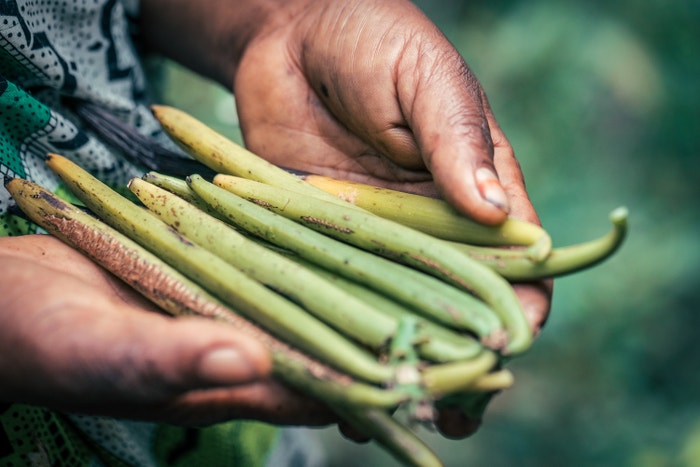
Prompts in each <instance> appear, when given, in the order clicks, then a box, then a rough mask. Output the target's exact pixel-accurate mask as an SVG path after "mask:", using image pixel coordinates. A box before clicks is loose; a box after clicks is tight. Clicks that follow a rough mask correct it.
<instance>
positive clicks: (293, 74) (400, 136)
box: [141, 0, 551, 437]
mask: <svg viewBox="0 0 700 467" xmlns="http://www.w3.org/2000/svg"><path fill="white" fill-rule="evenodd" d="M234 3H235V6H232V4H231V3H222V2H215V1H202V2H186V1H184V0H179V1H177V0H170V1H169V2H163V0H143V1H142V4H141V5H142V22H143V24H145V25H148V27H146V28H144V40H145V42H146V43H147V44H148V45H150V46H151V47H153V48H154V49H155V50H157V51H159V52H161V53H163V54H165V55H166V56H169V57H170V58H173V59H175V60H177V61H179V62H181V63H183V64H184V65H186V66H188V67H190V68H192V69H194V70H195V71H198V72H200V73H202V74H204V75H205V76H209V77H211V78H213V79H215V80H217V81H218V82H220V83H222V84H223V85H225V86H231V85H232V87H233V91H234V94H235V95H236V102H237V105H238V113H239V118H240V122H241V127H242V130H243V136H244V139H245V142H246V145H247V146H248V147H249V148H250V149H251V150H252V151H254V152H256V153H258V154H260V155H262V156H264V157H265V158H267V159H268V160H270V161H272V162H274V163H275V164H278V165H281V166H285V167H288V168H296V169H301V170H307V171H310V172H315V173H319V174H326V175H331V176H336V177H340V178H347V179H352V180H357V181H361V182H365V183H370V184H376V185H382V186H387V187H390V188H394V189H399V190H404V191H409V192H416V193H422V194H427V195H439V196H442V197H444V198H445V199H447V200H448V201H449V202H450V203H452V204H453V205H454V206H455V207H456V208H457V209H459V210H461V211H462V212H464V213H465V214H467V215H469V216H471V217H472V218H474V219H476V220H478V221H480V222H483V223H485V224H497V223H499V222H502V221H503V220H505V219H506V217H507V216H508V215H510V216H512V217H514V218H519V219H523V220H528V221H530V222H538V220H537V215H536V213H535V211H534V209H533V207H532V204H531V203H530V201H529V198H528V196H527V193H526V191H525V185H524V182H523V177H522V172H521V170H520V167H519V164H518V162H517V160H516V158H515V156H514V152H513V149H512V147H511V146H510V143H509V142H508V140H507V139H506V137H505V135H504V134H503V132H502V131H501V129H500V128H499V126H498V124H497V122H496V120H495V118H494V116H493V113H492V111H491V109H490V107H489V104H488V102H487V99H486V96H485V93H484V90H483V88H482V87H481V85H480V84H479V82H478V80H477V79H476V78H475V76H474V75H473V73H472V72H471V71H470V69H469V67H468V66H467V65H466V63H465V62H464V60H463V59H462V58H461V56H460V55H459V53H458V52H457V51H456V50H455V49H454V47H453V46H452V45H451V44H450V43H449V41H448V40H447V39H446V38H445V37H444V36H443V35H442V34H441V33H440V31H439V30H438V29H437V27H436V26H435V25H434V24H433V23H432V22H431V21H430V20H429V19H428V18H426V17H425V16H424V15H423V14H422V13H421V12H420V11H419V10H418V9H417V8H416V7H415V6H414V5H413V4H412V3H410V2H408V1H405V0H376V1H370V0H326V1H323V0H291V1H286V2H269V1H263V0H257V1H249V2H234ZM163 31H177V34H175V35H168V34H164V33H163ZM185 38H186V39H185ZM516 290H517V293H518V296H519V298H520V300H521V302H522V304H523V307H524V309H525V312H526V314H527V315H528V317H529V319H530V321H531V323H532V326H533V330H534V331H535V332H537V331H538V330H539V328H540V327H541V325H542V324H543V323H544V321H545V319H546V316H547V314H548V312H549V305H550V297H551V283H549V282H546V283H537V284H528V285H518V286H516ZM476 425H477V423H476V421H472V420H466V419H464V418H463V417H461V416H460V415H455V414H453V413H447V412H445V413H443V414H442V416H441V423H440V427H441V428H442V429H443V432H444V433H445V434H448V435H450V436H454V437H458V436H464V435H467V434H469V433H471V432H473V430H474V428H475V426H476Z"/></svg>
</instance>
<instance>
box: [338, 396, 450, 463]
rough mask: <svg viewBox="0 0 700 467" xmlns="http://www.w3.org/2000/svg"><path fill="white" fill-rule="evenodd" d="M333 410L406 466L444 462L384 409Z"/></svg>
mask: <svg viewBox="0 0 700 467" xmlns="http://www.w3.org/2000/svg"><path fill="white" fill-rule="evenodd" d="M333 410H334V411H335V412H336V413H337V414H338V415H339V416H340V417H341V418H342V419H344V420H345V421H346V422H348V423H349V424H350V425H352V426H353V427H354V428H355V429H356V430H358V431H359V432H360V433H362V434H364V435H365V436H369V437H371V438H372V439H373V440H374V441H376V442H377V443H379V444H380V445H381V446H383V447H384V449H386V450H387V451H388V452H389V453H391V454H392V455H393V456H394V457H395V458H396V459H397V460H399V461H401V462H402V463H403V464H404V465H407V466H414V467H441V466H442V465H443V464H442V461H440V459H439V458H438V457H437V455H436V454H435V453H434V452H433V451H432V450H431V449H430V447H428V445H426V444H425V443H424V442H423V440H421V439H420V438H418V437H417V436H416V435H415V433H413V432H412V431H411V430H409V429H408V428H407V427H406V426H404V425H402V424H401V423H399V422H398V421H397V420H396V419H394V418H393V417H392V416H391V415H389V414H388V413H387V412H385V411H383V410H376V409H363V410H356V409H354V408H351V407H345V406H343V405H342V404H337V405H335V406H333Z"/></svg>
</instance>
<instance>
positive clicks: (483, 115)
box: [397, 38, 510, 224]
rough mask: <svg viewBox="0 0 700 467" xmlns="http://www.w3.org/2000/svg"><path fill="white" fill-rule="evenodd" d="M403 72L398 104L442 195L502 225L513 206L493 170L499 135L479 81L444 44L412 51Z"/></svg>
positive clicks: (441, 41) (439, 40)
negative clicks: (497, 135) (497, 136)
mask: <svg viewBox="0 0 700 467" xmlns="http://www.w3.org/2000/svg"><path fill="white" fill-rule="evenodd" d="M401 67H402V68H403V69H402V68H399V70H398V73H397V76H398V81H397V89H398V96H399V102H400V105H401V107H402V108H403V109H405V113H406V118H407V120H408V122H409V125H410V127H411V128H412V129H413V132H414V135H415V138H416V141H417V142H418V146H419V148H420V151H421V154H422V156H423V158H424V160H425V163H426V166H427V167H428V169H429V170H430V171H431V173H432V174H433V177H434V179H435V183H436V184H437V186H438V189H439V190H440V191H441V193H442V195H443V196H444V197H445V198H446V199H447V200H448V201H449V202H451V203H452V204H453V205H454V206H455V207H456V208H457V209H459V210H460V211H462V212H464V213H465V214H467V215H469V216H470V217H472V218H474V219H476V220H478V221H480V222H483V223H485V224H497V223H499V222H502V221H503V220H505V218H506V216H507V215H508V212H509V209H510V207H509V200H508V197H507V195H506V192H505V190H504V189H503V188H502V186H501V184H500V182H499V180H498V175H497V171H496V167H495V166H494V160H493V157H494V141H493V139H492V134H491V132H492V130H494V129H492V128H491V127H490V125H489V119H488V118H487V116H488V114H487V112H490V111H489V110H488V103H487V102H485V101H484V99H483V98H482V97H483V92H482V90H481V86H480V85H479V83H478V81H477V80H476V78H475V77H474V75H473V74H472V72H471V71H470V70H469V68H468V67H467V66H466V64H465V63H464V61H463V60H462V58H461V57H460V56H459V54H458V53H457V51H456V50H454V49H453V48H452V47H451V46H450V45H449V43H447V41H446V40H444V39H443V38H436V39H435V40H434V41H433V42H432V43H428V44H427V45H426V44H416V45H413V46H412V49H409V52H407V53H406V54H405V55H404V57H402V64H401ZM411 68H412V69H413V70H415V71H413V72H411V71H410V69H411ZM496 129H497V128H496Z"/></svg>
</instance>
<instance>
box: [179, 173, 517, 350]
mask: <svg viewBox="0 0 700 467" xmlns="http://www.w3.org/2000/svg"><path fill="white" fill-rule="evenodd" d="M187 181H188V183H189V185H190V187H191V188H192V189H193V190H194V192H195V193H197V195H198V196H200V197H201V198H202V199H203V200H204V201H205V202H207V203H208V204H209V205H210V206H211V207H212V208H213V209H215V210H216V211H218V212H219V213H220V214H222V215H223V216H225V217H226V219H227V220H228V221H229V222H231V223H233V224H234V225H235V226H237V227H239V228H241V229H244V230H246V231H248V232H250V233H251V234H253V235H256V236H258V237H260V238H262V239H263V240H266V241H268V242H270V243H273V244H275V245H277V246H279V247H281V248H285V249H287V250H289V251H292V252H294V253H296V254H297V255H299V256H300V257H302V258H304V259H306V260H307V261H310V262H312V263H315V264H318V265H319V266H321V267H324V268H326V269H328V270H330V271H333V272H334V273H336V274H340V275H342V276H344V277H347V278H348V279H351V280H354V281H357V282H360V283H362V284H365V285H366V286H367V287H370V288H373V289H375V290H377V291H379V292H381V293H384V294H386V295H387V296H390V297H392V298H393V299H395V300H397V301H399V302H401V303H402V304H404V305H405V306H407V307H409V308H411V309H413V310H415V311H416V312H417V313H420V314H422V315H424V316H430V317H431V318H432V319H434V320H436V321H438V322H440V323H443V324H445V325H446V326H450V327H455V328H460V329H467V330H471V331H473V332H474V333H475V334H477V335H478V336H479V337H481V338H482V339H484V341H488V342H489V343H491V344H493V346H499V347H500V344H503V334H504V333H503V330H502V325H501V322H500V320H499V318H498V316H497V315H496V314H495V313H494V312H493V310H491V309H490V308H488V307H487V306H486V305H485V304H484V303H483V302H481V301H480V300H478V299H476V298H475V297H473V296H471V295H470V294H468V293H465V292H463V291H461V290H459V289H458V288H456V287H452V286H451V285H449V284H445V283H444V282H442V281H440V280H439V279H436V278H434V277H431V276H430V275H427V274H424V273H421V272H419V271H415V270H413V269H411V268H408V267H405V266H402V265H400V264H397V263H395V262H393V261H390V260H387V259H385V258H381V257H379V256H377V255H374V254H372V253H369V252H366V251H364V250H362V249H359V248H356V247H353V246H351V245H347V244H345V243H343V242H340V241H338V240H335V239H332V238H329V237H327V236H325V235H323V234H321V233H318V232H316V231H314V230H311V229H308V228H306V227H304V226H302V225H299V224H297V223H296V222H294V221H292V220H290V219H286V218H285V217H283V216H280V215H278V214H275V213H273V212H270V211H268V210H267V209H265V208H263V207H261V206H258V205H257V204H254V203H251V202H249V201H246V200H244V199H243V198H241V197H239V196H237V195H235V194H233V193H231V192H229V191H227V190H225V189H223V188H220V187H218V186H216V185H213V184H212V183H209V182H207V181H206V180H204V179H203V178H202V177H200V176H198V175H193V176H191V177H188V179H187Z"/></svg>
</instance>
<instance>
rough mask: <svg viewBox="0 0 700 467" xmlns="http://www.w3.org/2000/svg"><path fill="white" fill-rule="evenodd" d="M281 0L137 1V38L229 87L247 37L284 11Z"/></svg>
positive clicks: (275, 19)
mask: <svg viewBox="0 0 700 467" xmlns="http://www.w3.org/2000/svg"><path fill="white" fill-rule="evenodd" d="M302 3H304V2H303V1H297V0H295V1H292V2H289V1H287V2H285V1H280V0H249V1H244V0H198V1H191V0H141V13H140V18H139V24H140V38H141V40H142V42H143V45H144V46H145V47H146V48H147V49H148V50H150V51H152V52H155V53H158V54H161V55H163V56H165V57H167V58H170V59H172V60H174V61H176V62H178V63H180V64H182V65H184V66H185V67H187V68H190V69H192V70H193V71H195V72H197V73H199V74H201V75H203V76H206V77H208V78H211V79H213V80H215V81H217V82H219V83H221V84H222V85H224V86H226V87H230V86H231V84H232V82H233V77H234V76H235V73H236V68H237V66H238V63H239V61H240V58H241V56H242V54H243V52H244V51H245V49H246V46H247V44H248V43H249V42H250V40H251V39H252V38H253V37H255V36H256V35H257V34H259V33H260V31H261V30H262V29H264V28H266V27H274V26H273V25H274V22H275V21H277V20H279V18H280V17H281V16H283V13H282V10H286V11H289V9H290V4H292V5H299V4H302Z"/></svg>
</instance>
